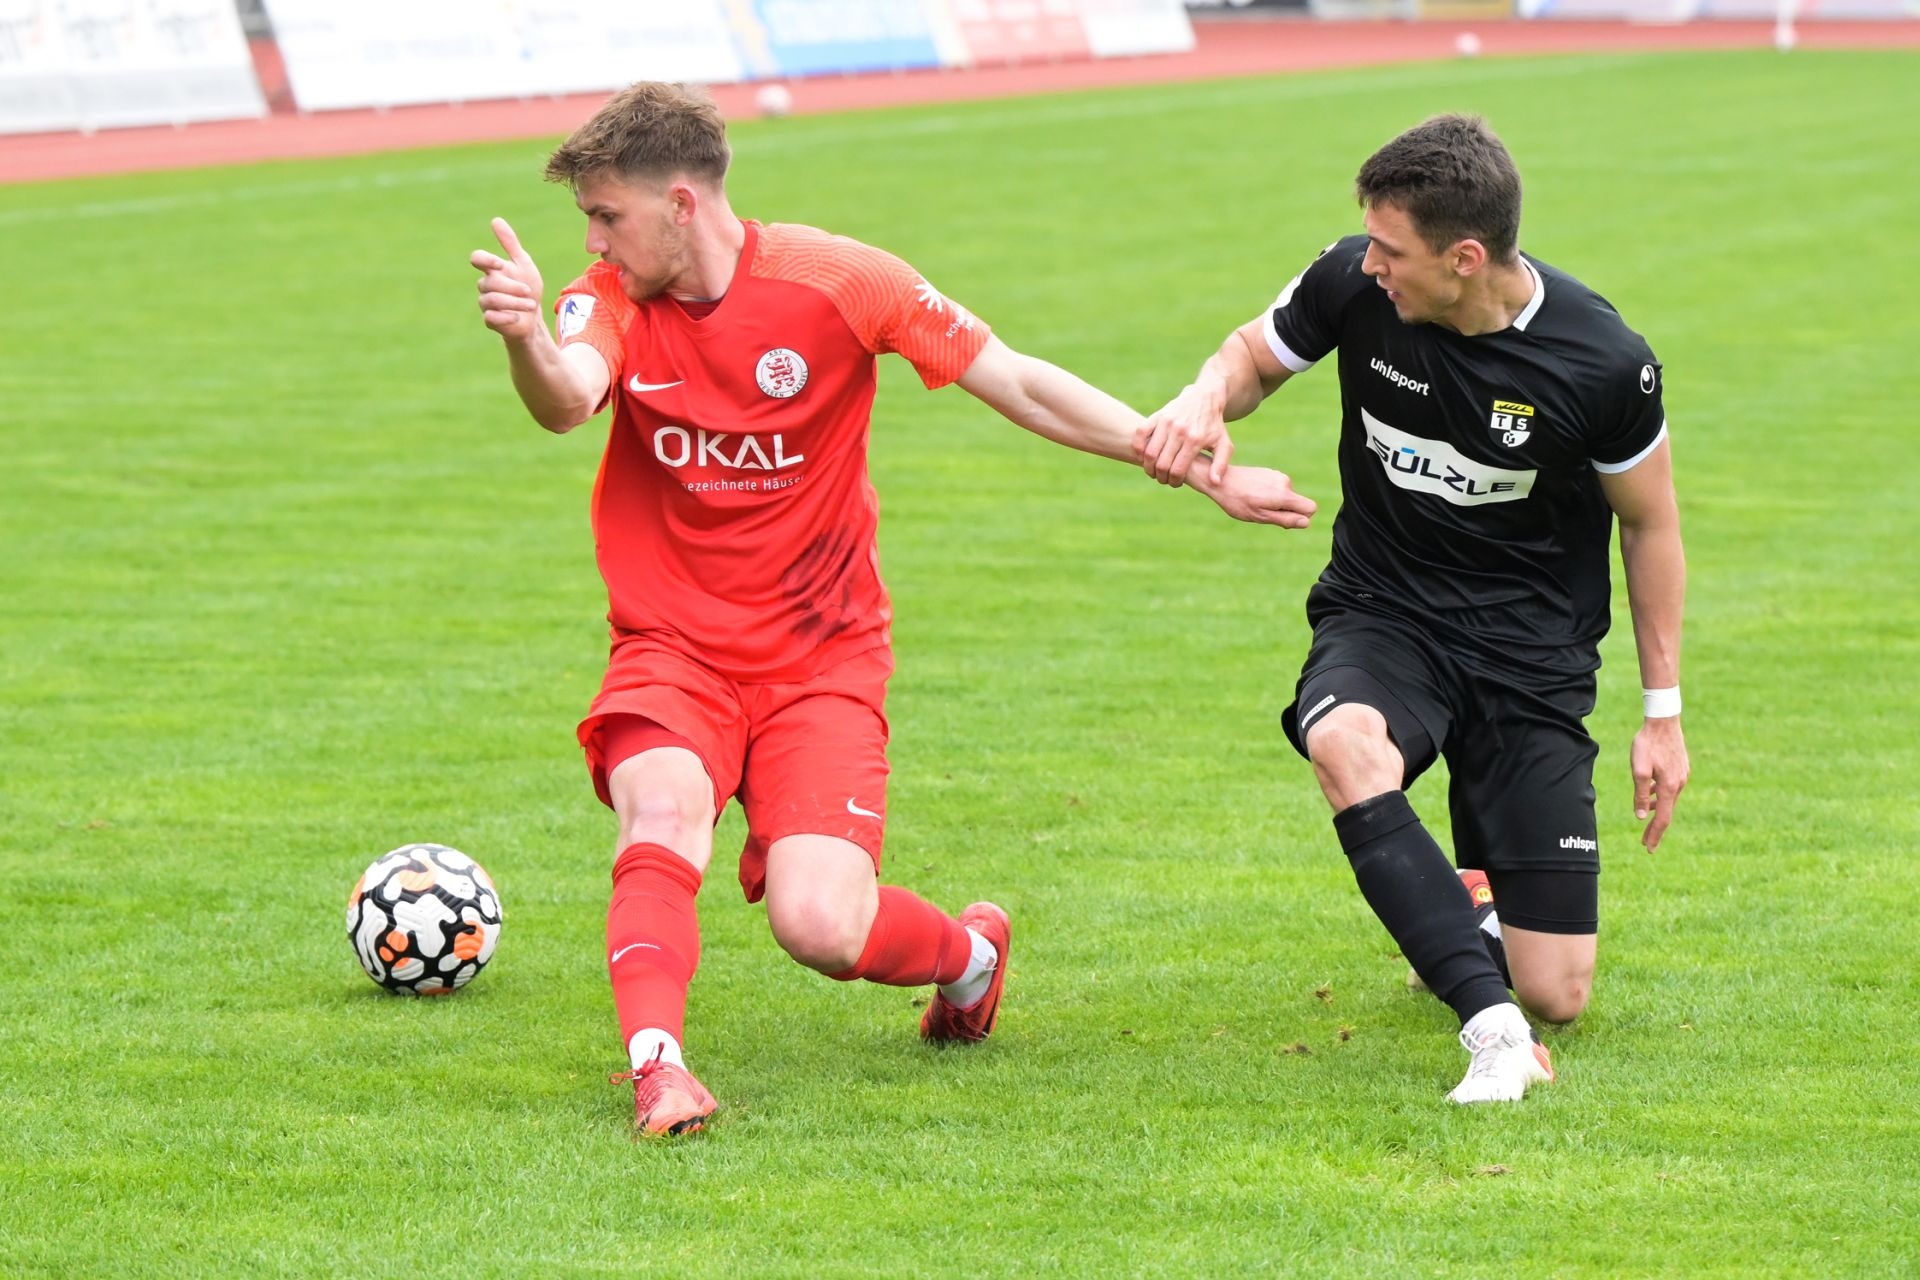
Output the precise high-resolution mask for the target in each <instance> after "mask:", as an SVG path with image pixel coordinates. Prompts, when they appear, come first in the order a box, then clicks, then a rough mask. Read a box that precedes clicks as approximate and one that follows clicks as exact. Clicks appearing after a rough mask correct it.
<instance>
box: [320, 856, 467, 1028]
mask: <svg viewBox="0 0 1920 1280" xmlns="http://www.w3.org/2000/svg"><path fill="white" fill-rule="evenodd" d="M500 921H501V911H500V894H499V891H498V890H496V889H495V888H494V887H493V877H491V876H489V875H488V874H487V873H486V870H485V869H484V868H483V867H481V865H480V864H479V863H477V862H475V861H474V860H473V859H472V858H469V857H468V856H467V855H466V854H464V853H461V852H460V851H459V850H458V849H449V848H448V847H447V846H446V845H443V844H405V845H401V846H400V847H399V848H398V849H395V850H394V851H393V852H391V853H386V854H382V855H381V856H380V857H378V858H375V859H374V860H373V865H372V866H370V867H368V868H367V872H366V874H365V875H363V876H361V877H360V880H359V882H358V883H357V884H355V885H354V886H353V892H352V893H350V894H348V895H347V940H348V941H349V942H351V943H353V952H354V954H355V955H357V956H358V957H360V967H361V968H362V969H365V970H366V971H367V976H368V977H369V978H372V979H373V980H374V981H375V982H377V983H379V984H380V985H381V986H383V987H385V988H386V989H387V990H389V991H394V992H398V993H399V994H401V995H408V996H445V995H452V994H453V993H454V992H455V991H458V990H459V989H460V988H461V987H464V986H466V985H467V984H468V983H469V982H472V981H473V978H474V975H475V974H477V973H479V972H480V970H482V969H484V968H486V965H487V961H489V960H491V959H493V949H494V948H495V947H497V946H499V945H500Z"/></svg>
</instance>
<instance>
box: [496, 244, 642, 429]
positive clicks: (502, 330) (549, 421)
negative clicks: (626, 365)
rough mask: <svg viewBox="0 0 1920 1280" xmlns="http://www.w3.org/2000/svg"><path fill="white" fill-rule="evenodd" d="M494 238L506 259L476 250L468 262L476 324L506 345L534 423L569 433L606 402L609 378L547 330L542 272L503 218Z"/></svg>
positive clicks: (589, 352) (585, 349) (587, 352)
mask: <svg viewBox="0 0 1920 1280" xmlns="http://www.w3.org/2000/svg"><path fill="white" fill-rule="evenodd" d="M493 234H494V236H495V237H496V238H497V239H498V240H499V241H500V247H501V249H503V250H505V252H506V255H507V256H506V257H504V258H503V257H501V256H500V255H499V254H497V253H494V252H492V251H491V250H488V249H476V250H474V251H473V256H472V257H471V258H469V259H468V261H469V262H471V263H472V264H473V269H474V270H476V271H478V272H479V273H480V281H479V287H480V319H481V320H482V321H483V322H484V323H485V324H486V326H487V328H489V329H491V330H493V331H494V332H495V333H497V334H499V335H500V337H501V339H502V340H503V341H504V342H505V343H506V348H507V369H508V372H509V373H510V374H511V375H512V377H513V389H514V390H515V391H517V392H519V393H520V400H521V402H522V403H523V404H525V405H526V406H527V412H528V413H531V414H532V415H533V420H534V421H535V422H538V423H539V424H540V425H541V426H543V427H545V428H546V429H547V430H549V431H552V432H556V433H558V432H565V431H571V430H573V428H575V427H577V426H579V425H580V424H581V423H583V422H585V421H586V420H587V419H588V418H591V417H592V416H593V415H594V413H595V412H596V411H597V410H598V409H599V407H600V403H601V401H603V400H605V399H606V397H607V388H608V387H609V386H610V385H612V381H613V375H612V373H611V372H610V371H609V370H608V368H607V362H606V361H605V360H604V359H602V358H601V356H600V353H599V352H597V351H595V350H594V349H593V348H592V347H590V346H587V345H586V344H585V343H578V344H576V345H574V346H572V347H568V348H565V349H562V348H561V347H560V345H559V344H558V343H556V342H555V341H554V340H553V334H552V333H551V332H550V331H549V330H548V329H547V320H546V315H545V313H544V311H543V309H542V308H543V305H544V304H543V302H542V293H543V291H544V288H545V286H544V285H543V284H542V283H541V280H540V269H539V268H538V267H536V266H535V265H534V262H533V258H532V257H531V255H529V254H528V253H527V251H526V249H524V248H523V247H521V244H520V237H519V236H517V235H515V234H514V232H513V228H512V227H510V226H508V225H507V220H506V219H505V218H495V219H494V220H493Z"/></svg>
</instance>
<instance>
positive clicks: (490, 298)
mask: <svg viewBox="0 0 1920 1280" xmlns="http://www.w3.org/2000/svg"><path fill="white" fill-rule="evenodd" d="M493 234H494V236H495V238H497V239H498V240H499V241H500V247H501V249H503V250H505V251H506V255H507V256H506V257H504V258H503V257H501V256H500V255H499V254H497V253H494V252H493V251H492V250H489V249H475V250H474V251H473V256H472V257H471V258H469V259H468V261H469V262H471V263H472V264H473V269H474V270H475V271H478V272H479V273H480V318H481V319H482V320H484V321H486V324H487V328H489V329H491V330H493V331H494V332H495V333H497V334H499V335H500V336H501V337H503V338H513V339H525V338H529V337H531V336H533V335H534V334H535V333H536V332H539V333H544V332H545V331H546V319H545V317H544V316H543V315H542V314H541V306H542V303H541V297H542V293H543V291H544V289H545V286H544V285H543V284H542V283H541V280H540V268H538V267H536V266H534V265H533V258H532V257H531V256H530V255H529V254H528V253H527V251H526V249H525V248H523V247H522V246H521V244H520V237H519V236H517V235H515V234H514V233H513V228H512V227H510V226H508V225H507V220H506V219H505V218H495V219H494V220H493Z"/></svg>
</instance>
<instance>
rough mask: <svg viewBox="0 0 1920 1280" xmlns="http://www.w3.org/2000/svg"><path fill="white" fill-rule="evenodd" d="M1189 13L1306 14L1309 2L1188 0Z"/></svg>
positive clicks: (1203, 14)
mask: <svg viewBox="0 0 1920 1280" xmlns="http://www.w3.org/2000/svg"><path fill="white" fill-rule="evenodd" d="M1186 6H1187V12H1188V13H1191V14H1193V15H1195V16H1196V17H1209V16H1211V15H1213V14H1219V13H1242V12H1245V13H1249V14H1263V13H1264V14H1274V13H1305V12H1306V10H1307V0H1186Z"/></svg>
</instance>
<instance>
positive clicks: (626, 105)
mask: <svg viewBox="0 0 1920 1280" xmlns="http://www.w3.org/2000/svg"><path fill="white" fill-rule="evenodd" d="M732 159H733V151H732V149H731V148H729V147H728V146H727V123H726V121H725V120H723V119H721V117H720V108H718V107H716V106H715V105H714V104H713V99H711V98H709V97H707V96H706V95H705V94H704V93H701V92H700V91H698V90H696V89H689V88H688V87H687V86H685V85H682V84H662V83H659V82H657V81H651V80H643V81H641V82H640V83H639V84H635V85H629V86H628V87H627V88H625V89H622V90H621V91H620V92H619V93H616V94H614V95H613V96H612V97H611V98H609V99H607V101H606V103H605V104H604V105H603V106H602V107H601V108H600V109H599V110H598V111H596V112H594V113H593V118H592V119H590V120H588V121H587V122H586V123H585V124H583V125H581V126H580V127H579V128H578V129H575V130H574V131H573V133H572V135H571V136H570V137H568V138H567V140H566V141H565V142H563V143H561V144H560V146H559V148H558V149H557V150H556V151H555V152H554V153H553V154H552V155H551V156H549V157H548V158H547V181H549V182H564V183H566V184H568V185H569V186H572V187H575V188H578V187H579V185H580V184H581V183H582V182H585V181H591V180H594V179H598V178H602V177H609V176H610V177H614V178H619V179H622V180H625V181H633V180H636V179H650V180H654V181H658V180H660V179H663V178H671V177H673V176H675V175H677V174H687V175H688V176H690V177H693V178H698V179H703V180H705V181H708V182H713V183H718V182H720V181H722V180H724V179H725V178H726V176H727V164H728V162H729V161H731V160H732Z"/></svg>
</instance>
